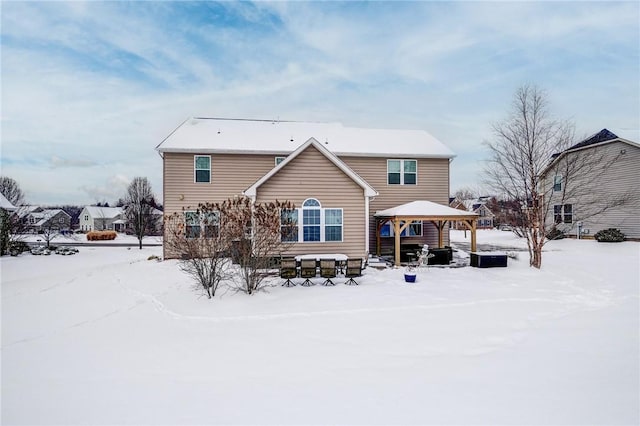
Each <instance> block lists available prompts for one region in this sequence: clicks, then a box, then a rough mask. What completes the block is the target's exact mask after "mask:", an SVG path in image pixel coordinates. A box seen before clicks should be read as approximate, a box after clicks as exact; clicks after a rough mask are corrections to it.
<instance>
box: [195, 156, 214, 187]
mask: <svg viewBox="0 0 640 426" xmlns="http://www.w3.org/2000/svg"><path fill="white" fill-rule="evenodd" d="M193 163H194V169H195V171H194V174H195V182H205V183H207V182H211V156H209V155H196V156H195V157H194V158H193Z"/></svg>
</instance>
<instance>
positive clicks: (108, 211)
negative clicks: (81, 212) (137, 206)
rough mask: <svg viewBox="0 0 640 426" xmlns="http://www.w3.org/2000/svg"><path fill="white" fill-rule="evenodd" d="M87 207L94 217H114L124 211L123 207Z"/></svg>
mask: <svg viewBox="0 0 640 426" xmlns="http://www.w3.org/2000/svg"><path fill="white" fill-rule="evenodd" d="M85 209H86V210H87V212H88V213H89V215H91V217H92V218H93V219H113V218H115V217H118V216H119V215H121V214H122V213H123V209H122V207H97V206H86V207H85Z"/></svg>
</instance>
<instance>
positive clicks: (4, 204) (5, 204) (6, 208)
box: [0, 194, 17, 212]
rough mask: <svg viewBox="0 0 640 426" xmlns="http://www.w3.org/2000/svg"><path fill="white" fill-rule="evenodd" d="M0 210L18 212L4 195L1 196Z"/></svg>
mask: <svg viewBox="0 0 640 426" xmlns="http://www.w3.org/2000/svg"><path fill="white" fill-rule="evenodd" d="M0 209H2V210H4V211H6V212H13V211H16V210H17V207H16V206H14V205H13V204H11V201H9V200H7V199H6V198H5V196H4V195H2V194H0Z"/></svg>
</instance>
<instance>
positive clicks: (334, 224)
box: [280, 198, 343, 243]
mask: <svg viewBox="0 0 640 426" xmlns="http://www.w3.org/2000/svg"><path fill="white" fill-rule="evenodd" d="M342 217H343V212H342V209H340V208H322V205H321V204H320V202H319V201H318V200H317V199H315V198H308V199H306V200H305V201H304V202H303V203H302V207H301V208H299V209H294V210H283V211H282V212H281V213H280V230H281V239H282V241H290V242H300V243H311V242H327V241H337V242H341V241H342V239H343V222H342ZM299 218H301V220H299Z"/></svg>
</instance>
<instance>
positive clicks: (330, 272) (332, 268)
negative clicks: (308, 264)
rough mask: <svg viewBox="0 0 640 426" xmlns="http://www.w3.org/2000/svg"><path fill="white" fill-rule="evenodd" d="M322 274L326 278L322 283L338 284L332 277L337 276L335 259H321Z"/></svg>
mask: <svg viewBox="0 0 640 426" xmlns="http://www.w3.org/2000/svg"><path fill="white" fill-rule="evenodd" d="M320 276H321V277H322V278H326V280H324V282H323V283H322V285H329V284H331V285H336V284H335V283H334V282H333V281H331V278H335V277H336V261H335V259H320Z"/></svg>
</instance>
